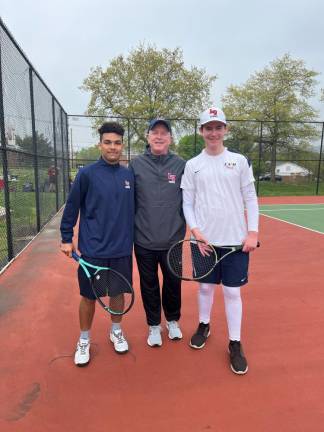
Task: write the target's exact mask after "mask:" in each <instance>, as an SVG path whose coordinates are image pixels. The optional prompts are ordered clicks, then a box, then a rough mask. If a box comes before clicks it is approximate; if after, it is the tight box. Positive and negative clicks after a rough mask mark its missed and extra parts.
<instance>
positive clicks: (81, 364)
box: [74, 360, 90, 367]
mask: <svg viewBox="0 0 324 432" xmlns="http://www.w3.org/2000/svg"><path fill="white" fill-rule="evenodd" d="M89 363H90V360H89V361H87V362H86V363H74V364H75V366H78V367H84V366H88V364H89Z"/></svg>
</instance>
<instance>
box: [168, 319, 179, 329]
mask: <svg viewBox="0 0 324 432" xmlns="http://www.w3.org/2000/svg"><path fill="white" fill-rule="evenodd" d="M169 329H172V330H175V329H178V324H177V323H176V322H175V321H171V322H169Z"/></svg>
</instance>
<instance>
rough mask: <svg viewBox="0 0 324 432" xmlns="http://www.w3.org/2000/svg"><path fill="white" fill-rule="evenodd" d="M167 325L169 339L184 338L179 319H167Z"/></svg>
mask: <svg viewBox="0 0 324 432" xmlns="http://www.w3.org/2000/svg"><path fill="white" fill-rule="evenodd" d="M166 327H167V329H168V330H169V339H171V340H179V339H182V333H181V330H180V327H179V324H178V322H177V321H167V323H166Z"/></svg>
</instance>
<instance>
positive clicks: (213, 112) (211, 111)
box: [209, 108, 217, 116]
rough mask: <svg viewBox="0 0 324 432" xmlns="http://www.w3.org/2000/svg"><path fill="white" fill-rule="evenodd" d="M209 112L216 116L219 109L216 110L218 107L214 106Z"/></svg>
mask: <svg viewBox="0 0 324 432" xmlns="http://www.w3.org/2000/svg"><path fill="white" fill-rule="evenodd" d="M209 114H211V115H214V116H217V110H216V109H213V108H210V110H209Z"/></svg>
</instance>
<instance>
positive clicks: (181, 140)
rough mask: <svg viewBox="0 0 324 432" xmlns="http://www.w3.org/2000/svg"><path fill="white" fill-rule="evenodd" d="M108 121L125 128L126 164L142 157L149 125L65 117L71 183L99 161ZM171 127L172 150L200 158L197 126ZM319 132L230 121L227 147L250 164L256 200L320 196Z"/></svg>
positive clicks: (323, 179) (309, 125)
mask: <svg viewBox="0 0 324 432" xmlns="http://www.w3.org/2000/svg"><path fill="white" fill-rule="evenodd" d="M108 120H109V121H118V122H119V123H121V124H122V125H123V126H124V127H125V131H126V132H125V137H124V142H125V147H124V153H123V161H124V163H125V164H127V162H128V161H129V160H131V159H132V158H133V157H135V156H136V155H138V154H139V153H142V152H143V151H144V149H145V146H146V131H147V127H148V120H147V119H143V118H125V117H100V116H85V115H69V116H68V124H69V126H68V127H69V143H70V155H71V160H70V162H71V175H72V178H73V177H74V176H75V174H76V172H77V171H78V169H79V168H80V167H82V166H84V165H86V164H88V163H90V162H93V161H95V160H96V159H97V158H98V156H99V150H98V148H97V143H98V132H97V129H98V127H99V126H100V125H101V124H102V123H103V122H104V121H108ZM170 121H171V125H172V130H173V144H172V150H173V151H175V152H176V153H177V154H179V155H180V156H181V157H183V158H184V159H186V160H188V159H190V158H191V157H193V156H195V155H197V154H198V153H200V152H201V150H202V149H203V147H204V142H203V139H202V137H201V136H200V134H199V124H198V121H197V120H196V119H170ZM323 131H324V123H323V122H291V121H289V122H288V121H279V122H274V121H243V120H229V121H228V134H227V136H226V142H225V145H226V146H227V147H228V148H229V149H233V150H236V151H239V152H241V153H243V154H244V155H246V156H247V157H248V158H249V159H250V160H251V162H252V164H253V171H254V175H255V179H256V189H257V192H258V195H259V196H262V195H324V161H323Z"/></svg>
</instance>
